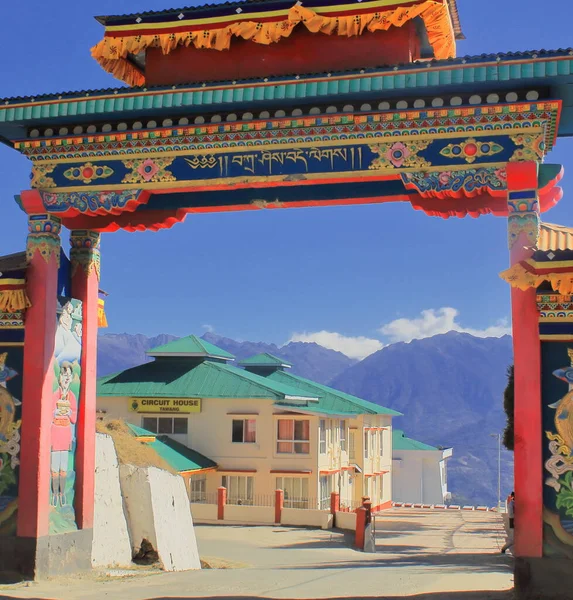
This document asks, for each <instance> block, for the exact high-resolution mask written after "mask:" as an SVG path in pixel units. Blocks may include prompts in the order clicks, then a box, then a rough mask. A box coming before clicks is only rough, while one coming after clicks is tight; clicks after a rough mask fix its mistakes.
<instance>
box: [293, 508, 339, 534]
mask: <svg viewBox="0 0 573 600" xmlns="http://www.w3.org/2000/svg"><path fill="white" fill-rule="evenodd" d="M281 524H282V525H297V526H299V527H320V528H321V529H332V525H333V515H332V514H330V512H329V511H325V510H308V509H304V510H302V509H298V508H283V510H282V515H281Z"/></svg>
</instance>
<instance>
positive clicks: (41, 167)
mask: <svg viewBox="0 0 573 600" xmlns="http://www.w3.org/2000/svg"><path fill="white" fill-rule="evenodd" d="M56 166H57V165H54V164H44V163H37V162H36V163H34V166H33V167H32V182H31V184H30V186H31V187H32V188H35V189H41V188H54V187H56V182H55V181H54V180H53V179H52V177H49V175H50V174H51V173H53V172H54V169H55V168H56Z"/></svg>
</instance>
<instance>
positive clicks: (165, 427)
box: [141, 417, 189, 435]
mask: <svg viewBox="0 0 573 600" xmlns="http://www.w3.org/2000/svg"><path fill="white" fill-rule="evenodd" d="M188 424H189V421H188V419H186V418H181V417H143V419H142V421H141V426H142V427H143V429H147V431H151V433H158V434H160V435H172V434H176V435H179V434H181V435H187V431H188V430H187V426H188Z"/></svg>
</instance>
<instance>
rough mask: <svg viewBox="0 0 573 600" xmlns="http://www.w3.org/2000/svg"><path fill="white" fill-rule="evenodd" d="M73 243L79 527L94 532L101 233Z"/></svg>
mask: <svg viewBox="0 0 573 600" xmlns="http://www.w3.org/2000/svg"><path fill="white" fill-rule="evenodd" d="M70 243H71V247H72V248H71V252H70V259H71V263H72V290H71V296H72V297H73V298H75V299H76V300H81V302H82V358H81V370H82V374H81V388H80V397H79V403H78V422H77V448H76V496H75V509H76V521H77V524H78V528H79V529H91V528H92V527H93V517H94V484H95V477H94V473H95V426H96V377H97V374H96V367H97V333H98V289H99V277H100V249H99V244H100V234H99V233H96V232H94V231H72V232H71V236H70Z"/></svg>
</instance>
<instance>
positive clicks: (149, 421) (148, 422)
mask: <svg viewBox="0 0 573 600" xmlns="http://www.w3.org/2000/svg"><path fill="white" fill-rule="evenodd" d="M141 426H142V427H143V429H147V431H151V433H157V417H143V419H142V420H141Z"/></svg>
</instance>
